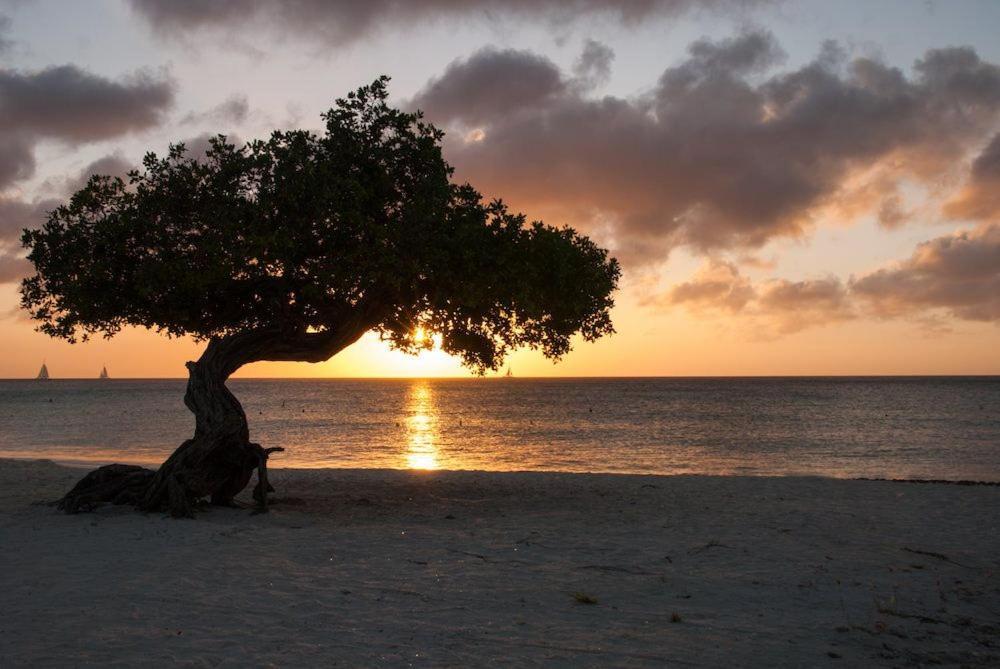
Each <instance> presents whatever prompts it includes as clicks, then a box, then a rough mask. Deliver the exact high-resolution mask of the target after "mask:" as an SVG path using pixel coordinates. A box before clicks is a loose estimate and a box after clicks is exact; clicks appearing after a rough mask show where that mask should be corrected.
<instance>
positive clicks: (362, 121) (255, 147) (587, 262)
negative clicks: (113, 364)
mask: <svg viewBox="0 0 1000 669" xmlns="http://www.w3.org/2000/svg"><path fill="white" fill-rule="evenodd" d="M387 82H388V79H387V78H385V77H383V78H380V79H379V80H377V81H375V82H374V83H372V84H371V85H369V86H365V87H362V88H360V89H358V90H357V91H356V92H354V93H351V94H350V95H348V96H347V98H346V99H340V100H337V102H336V106H335V107H334V108H333V109H331V110H329V111H328V112H326V113H325V114H324V115H323V119H324V121H325V130H324V131H323V132H322V133H315V132H311V131H308V130H292V131H276V132H273V133H272V134H271V136H270V138H269V139H267V140H258V141H251V142H249V143H247V144H245V145H242V146H237V145H235V144H233V143H230V142H229V141H228V140H227V139H226V137H225V136H222V135H219V136H217V137H216V138H214V139H213V140H212V142H211V148H210V149H209V151H208V152H207V154H206V155H205V156H204V157H193V156H190V155H188V153H187V151H186V149H185V147H184V145H183V144H177V145H172V146H171V147H170V150H169V152H168V154H167V155H166V156H164V157H159V156H157V155H156V154H153V153H149V154H147V155H146V156H145V159H144V160H143V166H142V169H141V170H136V171H133V172H131V173H130V174H129V175H128V177H127V178H126V179H122V178H116V177H109V176H94V177H92V178H91V179H90V180H89V182H88V183H87V185H86V186H85V187H84V188H83V189H81V190H80V191H78V192H77V193H76V194H74V195H73V196H72V198H71V199H70V200H69V202H67V203H66V204H64V205H62V206H60V207H58V208H57V209H55V210H54V211H52V212H51V213H50V215H49V217H48V220H47V221H46V222H45V224H44V225H43V226H42V227H41V228H40V229H37V230H26V231H25V232H24V235H23V237H22V241H23V243H24V245H25V247H26V248H28V249H29V251H30V253H29V255H28V258H29V260H30V261H31V262H32V263H33V264H34V267H35V270H36V273H35V274H34V276H31V277H29V278H27V279H25V280H24V282H23V284H22V286H21V301H22V306H23V307H24V308H25V309H26V310H28V312H29V313H30V314H31V316H32V317H33V318H34V319H37V320H38V321H39V322H40V325H39V329H40V330H41V331H42V332H45V333H46V334H49V335H51V336H54V337H60V338H63V339H67V340H69V341H77V340H80V339H87V338H88V337H90V336H91V335H94V334H103V335H105V336H108V337H110V336H113V335H115V334H116V333H117V332H119V331H120V330H121V329H122V328H123V327H125V326H139V327H146V328H151V329H154V330H157V331H161V332H164V333H166V334H168V335H171V336H184V335H190V336H193V337H195V338H197V339H225V338H231V337H236V336H242V335H247V334H248V333H259V332H268V333H273V334H274V336H275V337H279V338H284V339H285V340H288V341H294V340H296V338H298V339H299V340H302V341H306V340H308V339H309V338H322V337H324V336H325V333H333V332H336V331H342V330H343V328H344V324H345V323H350V324H351V327H352V328H353V329H354V330H355V331H361V330H363V331H369V330H374V331H376V332H378V333H379V334H380V335H382V336H383V337H384V338H385V339H387V340H388V341H389V342H390V343H391V344H392V345H393V346H394V347H396V348H399V349H402V350H405V351H408V352H415V351H417V350H419V349H420V348H423V347H427V346H429V345H430V344H429V342H428V340H427V339H421V338H419V337H418V336H416V335H415V333H416V332H417V330H418V328H422V329H423V330H424V331H429V332H434V333H436V334H438V335H440V343H441V347H442V349H443V350H444V351H446V352H448V353H450V354H453V355H457V356H460V357H461V358H462V360H463V362H464V363H465V364H467V365H468V366H470V367H472V368H473V369H476V370H478V371H483V370H485V369H496V368H498V367H499V366H500V364H501V363H502V361H503V358H504V356H505V355H506V354H507V353H508V352H509V351H510V350H512V349H514V348H517V347H521V346H528V347H533V348H538V349H540V350H542V351H543V352H544V353H545V354H546V355H547V356H550V357H559V356H561V355H563V354H564V353H566V352H567V351H568V350H569V346H570V338H571V336H572V335H574V334H576V333H579V334H581V335H582V336H583V338H584V339H585V340H593V339H596V338H598V337H600V336H602V335H604V334H608V333H610V332H612V331H613V329H612V324H611V318H610V313H609V312H610V309H611V307H612V305H613V300H612V294H613V292H614V290H615V288H616V285H617V282H618V279H619V275H620V270H619V266H618V263H617V261H616V260H615V259H613V258H609V257H608V254H607V252H606V251H605V250H604V249H602V248H600V247H598V246H597V245H596V244H595V243H594V242H593V241H591V240H590V239H588V238H587V237H585V236H582V235H580V234H578V233H576V232H575V231H574V230H572V229H571V228H568V227H562V228H556V227H552V226H549V225H544V224H542V223H540V222H530V223H529V222H528V221H527V220H526V218H525V217H524V216H523V215H521V214H516V213H512V212H511V211H509V210H508V208H507V206H506V205H505V204H504V203H503V202H501V201H500V200H493V201H486V200H484V198H483V196H482V195H481V194H480V193H479V192H478V191H476V190H475V189H474V188H473V187H472V186H470V185H468V184H460V183H454V182H453V181H452V175H453V170H452V168H451V167H450V166H449V165H448V163H447V162H445V160H444V158H443V157H442V153H441V141H442V138H443V133H442V131H440V130H439V129H437V128H435V127H434V126H433V125H431V124H429V123H427V122H425V121H424V120H423V118H422V116H421V114H420V113H419V112H418V113H406V112H403V111H400V110H397V109H394V108H392V107H390V106H389V104H388V103H387V98H388V91H387ZM352 336H353V335H352ZM300 353H301V351H300V350H296V351H291V350H286V351H285V352H284V353H280V352H277V353H276V352H275V350H273V349H271V350H269V351H267V352H262V353H261V354H260V355H259V356H258V357H257V358H253V359H312V358H310V356H308V355H300Z"/></svg>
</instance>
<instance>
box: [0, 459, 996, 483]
mask: <svg viewBox="0 0 1000 669" xmlns="http://www.w3.org/2000/svg"><path fill="white" fill-rule="evenodd" d="M168 455H169V453H168ZM7 461H12V462H38V463H43V464H44V463H48V464H52V465H55V466H57V467H65V468H67V469H73V470H85V471H89V470H93V469H97V468H99V467H101V466H104V465H106V464H112V463H110V462H104V461H95V462H88V461H84V460H62V459H57V458H45V457H41V458H39V457H29V456H23V457H22V456H12V455H8V454H4V453H0V467H2V466H3V464H4V463H5V462H7ZM115 462H116V463H121V464H131V465H139V466H141V467H148V468H151V469H154V470H155V469H156V467H158V466H159V464H160V461H157V462H156V463H149V462H139V461H127V462H126V461H115ZM273 471H289V472H327V471H328V472H397V473H404V472H405V473H411V474H414V475H418V476H420V475H430V476H433V475H435V474H553V475H562V476H621V477H629V476H635V477H660V478H673V477H678V476H693V477H709V478H723V479H725V478H748V479H810V478H816V479H829V480H831V481H872V482H882V483H923V484H939V485H957V486H1000V480H998V481H992V480H987V479H982V480H974V479H922V478H890V477H872V476H827V475H824V474H806V473H803V474H795V473H792V474H715V473H697V472H682V473H676V474H663V473H648V474H647V473H637V472H610V471H573V470H555V469H544V470H539V469H415V468H405V467H395V468H394V467H268V472H273Z"/></svg>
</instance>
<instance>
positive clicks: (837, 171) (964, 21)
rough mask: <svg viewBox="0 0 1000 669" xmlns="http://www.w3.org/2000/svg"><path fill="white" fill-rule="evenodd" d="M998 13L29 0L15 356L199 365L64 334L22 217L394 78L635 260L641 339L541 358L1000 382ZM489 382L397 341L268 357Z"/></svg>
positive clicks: (286, 124) (405, 96) (14, 27)
mask: <svg viewBox="0 0 1000 669" xmlns="http://www.w3.org/2000/svg"><path fill="white" fill-rule="evenodd" d="M998 29H1000V3H998V2H993V1H990V0H984V1H982V2H973V1H963V0H954V1H949V2H944V1H942V2H933V1H926V2H915V1H912V0H905V1H899V2H891V1H889V0H884V1H880V2H874V3H872V2H868V1H862V0H858V1H857V2H838V3H831V2H828V1H823V0H817V1H807V2H794V1H791V0H787V1H785V2H782V1H780V0H774V1H765V0H761V1H753V0H710V1H705V2H698V1H696V0H635V1H631V2H630V1H628V0H604V1H602V0H563V1H557V0H538V1H531V0H509V1H503V0H473V1H469V2H457V1H455V0H414V1H412V2H402V1H396V0H378V1H374V2H368V3H355V2H346V1H345V2H340V1H331V2H323V1H321V0H284V1H282V0H272V1H271V2H266V1H264V0H247V1H246V2H240V1H237V0H220V1H218V2H210V1H209V0H204V1H199V0H189V1H187V2H171V1H170V0H104V1H97V2H85V3H84V2H70V1H64V2H56V1H52V2H48V1H43V0H6V1H5V0H0V282H2V284H0V351H2V355H0V377H28V376H34V375H35V374H36V373H37V370H38V367H39V366H40V365H41V363H42V361H43V360H44V361H45V362H46V363H47V365H48V366H49V369H50V371H51V373H52V375H53V376H54V377H95V376H96V375H97V373H98V371H99V370H100V368H101V366H102V365H104V364H106V365H107V366H108V369H109V371H110V372H111V374H112V376H117V377H179V376H183V375H184V372H185V370H184V366H183V363H184V361H185V360H189V359H194V358H196V357H197V356H198V353H199V349H200V345H199V344H197V343H194V342H191V341H188V340H167V339H166V338H164V337H161V336H158V335H155V334H153V333H149V332H144V331H135V330H133V331H127V332H125V333H123V334H121V335H119V336H118V337H116V338H115V339H112V340H110V341H94V342H90V343H87V344H80V345H75V346H71V345H69V344H66V343H63V342H59V341H55V340H52V339H49V338H47V337H45V336H43V335H41V334H38V333H36V332H34V331H33V326H32V324H31V323H30V322H28V321H27V320H25V318H24V317H23V315H22V314H20V313H19V311H18V309H17V282H18V281H19V279H20V278H21V277H22V276H24V275H25V273H26V272H27V271H28V263H27V262H26V261H25V260H24V259H23V258H22V257H21V256H22V255H23V252H22V251H21V249H20V246H19V242H18V238H19V236H20V230H21V228H23V227H31V226H35V225H38V224H39V222H40V221H41V220H42V218H43V216H44V212H45V210H46V209H48V208H51V207H52V206H53V205H54V204H55V203H58V202H59V201H60V200H61V199H65V198H66V197H67V196H68V194H69V193H71V192H72V191H73V190H74V189H75V188H76V187H79V185H81V184H82V183H83V182H84V181H85V180H86V177H87V175H89V174H90V173H93V172H94V171H97V172H101V173H107V174H123V173H124V172H126V171H127V170H128V169H130V168H131V167H132V166H134V165H136V164H137V163H138V162H139V161H140V160H141V158H142V156H143V154H144V152H145V151H147V150H152V151H155V152H158V153H162V152H164V151H165V150H166V148H167V146H168V144H169V143H171V142H177V141H185V143H186V144H187V145H188V147H189V148H190V149H191V150H192V151H195V152H197V151H199V150H203V147H204V146H205V143H206V137H207V136H208V135H210V134H215V133H224V134H227V135H228V136H229V137H230V138H234V137H235V138H238V139H240V140H247V139H252V138H256V137H265V136H266V135H267V134H268V133H269V131H270V130H272V129H275V128H282V129H284V128H294V127H304V128H319V127H320V125H321V121H320V114H321V113H322V112H323V111H325V110H326V109H328V108H329V107H330V106H331V105H332V104H333V101H334V99H335V98H337V97H340V96H343V95H344V94H345V93H347V92H348V91H350V90H352V89H354V88H356V87H358V86H360V85H363V84H366V83H369V82H371V81H372V80H373V79H374V78H376V77H377V76H378V75H380V74H387V75H389V76H391V77H392V84H391V91H392V95H393V98H394V100H395V102H396V103H397V104H398V105H400V106H402V107H405V108H408V109H410V108H420V109H422V110H424V111H425V112H426V115H427V117H428V118H429V119H430V120H431V121H432V122H434V123H436V124H437V125H439V126H440V127H442V128H444V129H445V130H446V131H447V132H448V135H447V137H446V140H445V157H446V159H447V160H448V161H449V162H451V163H452V164H453V165H454V166H455V167H456V177H457V178H458V179H461V180H468V181H470V182H471V183H473V184H474V185H475V186H476V187H477V188H478V189H479V190H481V191H482V192H483V193H484V194H486V195H487V196H491V197H493V196H496V197H503V198H504V199H505V200H506V201H507V202H508V203H509V204H510V205H511V206H512V207H513V208H515V209H518V210H521V211H523V212H524V213H526V214H527V215H528V216H529V218H536V219H543V220H545V221H546V222H547V223H552V224H560V225H561V224H568V225H571V226H573V227H575V228H577V229H578V230H580V231H582V232H585V233H587V234H588V235H590V236H592V237H593V238H594V239H596V240H597V241H599V242H600V243H601V244H603V245H605V246H607V247H608V248H610V249H611V250H612V252H613V253H614V255H615V256H616V257H618V258H619V259H620V260H621V262H622V266H623V269H624V278H623V281H622V287H621V290H620V292H619V293H618V296H617V306H616V308H615V311H614V318H615V326H616V329H617V330H618V333H617V334H616V335H614V336H612V337H610V338H606V339H603V340H601V341H600V342H598V343H595V344H583V343H582V342H581V343H579V344H578V345H577V346H576V347H575V350H574V351H573V352H572V353H570V354H569V355H568V356H567V357H566V358H565V359H564V360H563V361H562V362H561V363H559V364H558V365H553V364H552V363H551V362H549V361H547V360H545V359H544V358H542V356H541V355H540V354H536V353H533V352H519V353H517V354H515V355H514V356H513V358H512V359H511V366H512V369H513V372H514V374H515V375H517V376H639V375H784V374H807V375H812V374H815V375H821V374H1000V328H998V324H1000V40H998V39H997V34H998ZM465 373H466V372H464V371H463V370H462V368H461V367H460V366H459V365H458V363H457V362H456V361H454V360H452V359H450V358H448V357H447V356H446V355H444V354H443V353H440V352H436V353H425V354H422V355H421V356H419V357H416V358H413V357H410V356H405V355H402V354H399V353H395V352H391V351H389V350H388V348H387V347H386V346H385V345H384V344H382V343H381V342H379V341H378V339H377V338H375V337H373V336H369V337H366V338H364V339H362V341H361V342H359V343H358V344H356V345H354V346H353V347H352V348H350V349H348V350H347V351H345V352H343V353H341V354H340V355H338V356H336V357H335V358H333V359H332V360H330V361H328V362H325V363H320V364H316V365H309V364H294V363H280V364H279V363H261V364H255V365H251V366H249V367H246V368H244V369H243V370H241V371H240V373H239V375H240V376H302V377H305V376H352V377H358V376H453V375H463V374H465Z"/></svg>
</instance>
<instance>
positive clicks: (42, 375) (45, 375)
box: [35, 362, 49, 381]
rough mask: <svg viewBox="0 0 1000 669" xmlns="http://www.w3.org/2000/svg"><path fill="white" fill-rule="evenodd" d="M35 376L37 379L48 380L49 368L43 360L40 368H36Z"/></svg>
mask: <svg viewBox="0 0 1000 669" xmlns="http://www.w3.org/2000/svg"><path fill="white" fill-rule="evenodd" d="M35 378H36V379H38V380H39V381H48V380H49V368H48V367H46V366H45V363H44V362H43V363H42V368H41V369H40V370H38V376H36V377H35Z"/></svg>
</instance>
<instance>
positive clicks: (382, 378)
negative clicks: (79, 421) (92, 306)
mask: <svg viewBox="0 0 1000 669" xmlns="http://www.w3.org/2000/svg"><path fill="white" fill-rule="evenodd" d="M919 378H1000V373H981V374H969V373H957V374H956V373H951V374H949V373H925V374H921V373H914V374H646V375H621V376H618V375H615V376H609V375H577V376H504V375H502V374H491V375H485V376H475V375H471V376H236V377H230V378H229V379H227V381H433V380H442V381H487V380H491V379H494V380H501V381H518V380H522V381H523V380H530V381H538V380H546V379H550V380H587V379H591V380H601V379H617V380H632V379H635V380H642V379H919ZM186 380H188V377H186V376H115V377H110V378H105V379H102V378H100V377H96V376H61V377H49V378H47V379H37V378H35V377H33V376H17V377H4V378H0V382H2V381H186Z"/></svg>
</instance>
